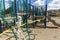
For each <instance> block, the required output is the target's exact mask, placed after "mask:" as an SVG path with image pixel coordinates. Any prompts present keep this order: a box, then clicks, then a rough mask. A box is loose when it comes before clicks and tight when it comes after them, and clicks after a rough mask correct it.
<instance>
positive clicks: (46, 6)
mask: <svg viewBox="0 0 60 40" xmlns="http://www.w3.org/2000/svg"><path fill="white" fill-rule="evenodd" d="M45 5H46V6H45V19H44V27H45V28H46V27H47V25H46V16H47V0H46V2H45Z"/></svg>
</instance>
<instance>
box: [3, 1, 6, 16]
mask: <svg viewBox="0 0 60 40" xmlns="http://www.w3.org/2000/svg"><path fill="white" fill-rule="evenodd" d="M3 7H4V8H3V9H4V12H3V16H6V10H5V0H3Z"/></svg>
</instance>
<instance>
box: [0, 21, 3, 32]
mask: <svg viewBox="0 0 60 40" xmlns="http://www.w3.org/2000/svg"><path fill="white" fill-rule="evenodd" d="M2 32H3V30H2V24H1V20H0V33H2Z"/></svg>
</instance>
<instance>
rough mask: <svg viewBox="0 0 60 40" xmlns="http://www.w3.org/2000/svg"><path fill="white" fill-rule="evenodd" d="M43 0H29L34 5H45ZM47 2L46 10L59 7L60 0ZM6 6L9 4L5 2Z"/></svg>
mask: <svg viewBox="0 0 60 40" xmlns="http://www.w3.org/2000/svg"><path fill="white" fill-rule="evenodd" d="M6 1H8V0H6ZM44 2H45V0H31V4H33V5H35V6H41V5H45V3H44ZM47 3H48V10H51V9H52V10H56V9H60V0H47ZM6 7H9V4H8V3H6Z"/></svg>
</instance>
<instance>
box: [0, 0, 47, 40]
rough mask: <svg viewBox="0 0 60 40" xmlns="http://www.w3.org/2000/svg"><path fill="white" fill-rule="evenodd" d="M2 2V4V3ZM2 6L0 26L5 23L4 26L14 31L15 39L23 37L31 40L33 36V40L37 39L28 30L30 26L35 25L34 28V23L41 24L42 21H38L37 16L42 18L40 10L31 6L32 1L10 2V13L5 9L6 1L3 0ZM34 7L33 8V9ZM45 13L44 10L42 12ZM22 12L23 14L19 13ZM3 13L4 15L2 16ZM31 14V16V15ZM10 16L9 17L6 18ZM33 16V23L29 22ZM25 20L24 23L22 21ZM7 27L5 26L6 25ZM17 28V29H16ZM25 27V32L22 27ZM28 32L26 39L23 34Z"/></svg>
mask: <svg viewBox="0 0 60 40" xmlns="http://www.w3.org/2000/svg"><path fill="white" fill-rule="evenodd" d="M1 2H2V3H1ZM1 2H0V4H1V6H0V7H1V8H2V7H3V8H2V9H0V18H1V20H0V26H1V21H3V22H4V24H6V26H7V28H9V29H10V30H12V32H13V34H14V37H15V38H16V40H19V39H18V35H22V36H23V38H24V40H27V39H28V40H30V39H31V36H33V38H32V39H33V40H34V39H35V36H34V35H33V34H30V32H29V28H28V24H32V23H33V27H34V25H35V24H34V23H35V22H40V20H41V19H36V16H42V15H41V14H42V13H41V12H40V9H39V8H38V7H36V6H33V5H31V0H30V1H29V2H30V3H29V2H28V0H23V1H22V0H14V1H12V0H9V8H8V9H9V10H8V13H9V14H8V13H7V12H6V11H7V9H6V8H5V6H6V5H5V0H1ZM31 7H32V8H31ZM45 10H46V11H45V15H44V16H45V21H44V24H45V28H46V12H47V5H46V9H45ZM42 11H43V10H42ZM19 12H21V13H19ZM2 13H3V14H2ZM30 13H31V14H30ZM7 14H8V17H6V16H7ZM31 15H32V22H28V18H29V17H30V16H31ZM20 20H23V21H20ZM24 21H25V22H24ZM4 26H5V25H4ZM15 26H16V27H15ZM23 26H25V28H26V30H23V29H22V28H21V27H23ZM0 30H1V31H0V32H2V28H0ZM24 31H25V32H27V34H28V35H26V36H25V37H24V35H23V33H22V32H24Z"/></svg>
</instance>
